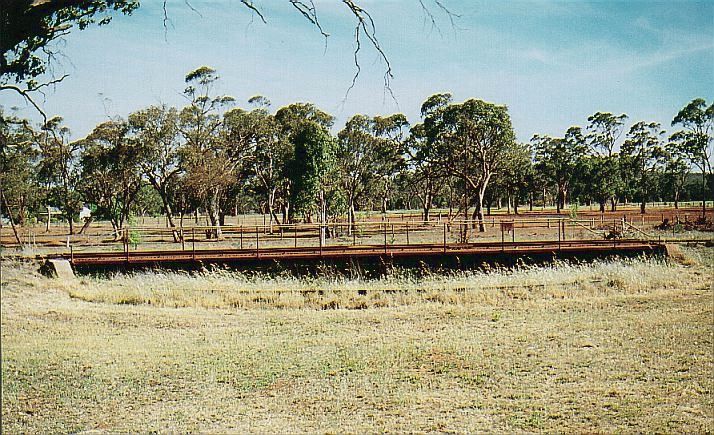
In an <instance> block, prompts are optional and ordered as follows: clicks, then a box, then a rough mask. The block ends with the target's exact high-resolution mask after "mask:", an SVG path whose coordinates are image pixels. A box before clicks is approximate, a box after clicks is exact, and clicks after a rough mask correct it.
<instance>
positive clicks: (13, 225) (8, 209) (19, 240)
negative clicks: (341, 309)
mask: <svg viewBox="0 0 714 435" xmlns="http://www.w3.org/2000/svg"><path fill="white" fill-rule="evenodd" d="M0 193H1V194H2V202H3V204H5V210H6V211H7V218H8V219H9V220H10V226H11V227H12V232H13V234H15V240H17V244H18V245H19V246H20V248H22V240H21V239H20V235H19V234H18V233H17V227H15V221H13V220H12V210H10V206H8V204H7V198H5V192H3V190H2V187H0Z"/></svg>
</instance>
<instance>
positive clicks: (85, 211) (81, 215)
mask: <svg viewBox="0 0 714 435" xmlns="http://www.w3.org/2000/svg"><path fill="white" fill-rule="evenodd" d="M90 217H92V210H90V209H88V208H87V207H82V210H81V211H80V212H79V219H80V220H86V219H89V218H90Z"/></svg>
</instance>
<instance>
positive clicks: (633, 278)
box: [1, 248, 714, 434]
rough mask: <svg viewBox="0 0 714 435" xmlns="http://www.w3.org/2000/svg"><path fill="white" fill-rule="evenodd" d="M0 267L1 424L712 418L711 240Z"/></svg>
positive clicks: (185, 426) (698, 421) (521, 424)
mask: <svg viewBox="0 0 714 435" xmlns="http://www.w3.org/2000/svg"><path fill="white" fill-rule="evenodd" d="M35 269H36V266H34V265H32V264H30V263H17V262H8V261H5V262H4V263H3V265H2V282H3V285H2V319H1V320H2V431H3V433H8V434H10V433H48V432H82V431H89V432H137V431H139V432H149V431H158V432H188V431H191V432H193V431H195V432H216V433H225V432H236V433H244V432H271V433H273V432H279V433H286V432H290V433H294V432H323V433H324V432H327V433H337V432H385V431H387V432H404V431H409V432H476V431H489V432H513V431H536V432H541V431H546V432H571V431H586V432H593V431H595V432H617V431H619V432H633V431H639V432H712V431H714V377H712V373H713V372H714V293H713V289H712V277H713V276H714V249H712V248H683V255H682V256H681V258H680V262H679V263H675V262H665V261H662V260H632V261H627V262H600V263H595V264H590V265H568V264H557V265H553V266H544V267H540V268H537V267H534V268H522V269H520V270H516V271H504V270H494V271H489V272H479V273H476V272H474V273H470V274H457V275H453V276H438V275H434V276H428V277H425V278H421V279H416V278H413V277H410V276H409V275H406V274H403V275H401V276H393V277H389V278H384V279H382V280H377V281H359V280H351V281H350V280H342V279H328V278H322V279H296V278H289V277H277V278H267V277H247V276H243V275H239V274H236V273H234V272H229V271H224V270H217V271H212V272H205V273H203V274H198V275H188V274H183V273H170V272H155V273H142V274H134V275H116V276H111V277H80V278H78V279H76V280H75V281H71V282H60V281H58V280H55V279H50V278H45V277H43V276H41V275H39V274H38V273H37V272H36V271H35Z"/></svg>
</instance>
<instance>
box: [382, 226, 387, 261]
mask: <svg viewBox="0 0 714 435" xmlns="http://www.w3.org/2000/svg"><path fill="white" fill-rule="evenodd" d="M382 225H384V253H385V254H386V253H387V224H386V223H385V224H382Z"/></svg>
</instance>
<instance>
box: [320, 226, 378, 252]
mask: <svg viewBox="0 0 714 435" xmlns="http://www.w3.org/2000/svg"><path fill="white" fill-rule="evenodd" d="M385 237H386V235H385ZM317 238H318V239H320V257H322V223H319V224H317Z"/></svg>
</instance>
